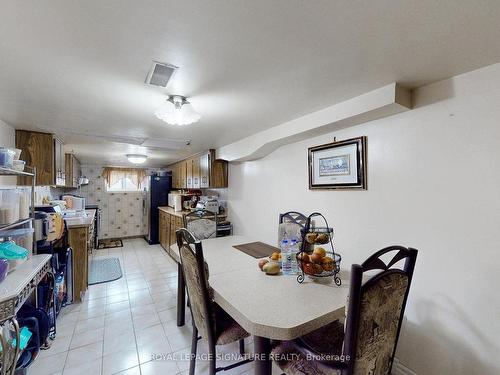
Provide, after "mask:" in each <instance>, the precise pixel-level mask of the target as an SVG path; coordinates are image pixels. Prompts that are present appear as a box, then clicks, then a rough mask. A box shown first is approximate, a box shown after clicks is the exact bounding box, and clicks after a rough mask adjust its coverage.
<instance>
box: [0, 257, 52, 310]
mask: <svg viewBox="0 0 500 375" xmlns="http://www.w3.org/2000/svg"><path fill="white" fill-rule="evenodd" d="M50 258H51V256H50V255H48V254H41V255H33V256H32V257H31V258H29V259H28V260H26V261H25V262H24V263H22V264H21V265H20V266H18V267H16V269H15V270H14V271H11V272H10V273H9V274H8V275H7V277H6V278H5V280H4V281H2V283H0V302H4V301H7V300H9V299H12V298H14V297H16V296H18V295H20V294H21V292H22V291H23V289H24V287H25V286H26V285H28V284H29V282H30V281H31V280H32V279H33V278H34V277H35V276H36V275H37V274H38V272H39V271H40V270H41V269H42V268H43V267H44V266H45V264H46V263H47V262H49V261H50ZM19 307H21V306H19Z"/></svg>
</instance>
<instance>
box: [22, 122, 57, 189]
mask: <svg viewBox="0 0 500 375" xmlns="http://www.w3.org/2000/svg"><path fill="white" fill-rule="evenodd" d="M16 148H18V149H20V150H21V156H20V159H21V160H24V161H25V162H26V165H29V166H32V167H35V168H36V181H35V184H36V185H38V186H40V185H54V184H55V182H56V180H55V178H56V174H55V163H54V161H55V155H54V151H55V147H54V137H53V136H52V134H49V133H40V132H33V131H27V130H16ZM30 180H31V177H18V184H19V185H31V181H30Z"/></svg>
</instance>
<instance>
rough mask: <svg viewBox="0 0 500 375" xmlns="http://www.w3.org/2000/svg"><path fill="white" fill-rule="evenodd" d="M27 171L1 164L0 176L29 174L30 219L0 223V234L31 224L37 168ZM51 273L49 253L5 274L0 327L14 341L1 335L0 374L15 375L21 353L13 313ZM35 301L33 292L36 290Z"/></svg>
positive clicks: (0, 309)
mask: <svg viewBox="0 0 500 375" xmlns="http://www.w3.org/2000/svg"><path fill="white" fill-rule="evenodd" d="M25 169H27V171H22V172H21V171H17V170H14V169H11V168H5V167H0V176H17V177H19V176H25V177H31V204H30V214H29V218H22V219H19V220H16V221H15V222H12V223H8V224H3V225H0V237H2V233H4V234H5V232H7V231H12V230H14V229H16V228H19V227H22V226H24V225H26V224H31V225H32V227H34V219H35V181H36V168H35V167H29V166H26V167H25ZM32 251H33V254H36V238H35V233H34V232H33V246H32ZM47 272H52V271H51V267H50V256H48V255H40V256H38V255H34V256H32V257H31V258H30V259H28V261H26V262H25V263H24V264H22V265H21V266H20V267H19V268H18V269H17V268H16V270H14V271H12V272H11V273H10V274H9V275H7V277H6V279H5V280H4V281H3V282H2V290H1V292H0V326H1V327H3V326H5V325H6V326H7V327H9V330H8V331H9V332H10V331H12V332H13V335H14V338H15V340H16V345H15V346H12V343H11V341H10V339H9V338H8V337H4V336H3V335H2V334H0V345H1V348H2V352H1V354H0V374H1V375H5V374H14V372H15V371H16V363H17V359H18V358H19V355H20V350H19V345H20V337H19V332H20V330H19V324H18V322H17V319H16V313H17V311H18V310H19V308H21V306H22V305H23V304H24V302H26V300H27V299H28V297H29V296H30V295H31V294H32V293H33V292H34V291H36V288H37V285H38V283H39V282H40V280H41V279H42V278H43V277H44V276H45V275H46V274H47ZM35 300H36V292H35ZM2 332H4V331H3V330H2Z"/></svg>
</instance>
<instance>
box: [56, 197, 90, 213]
mask: <svg viewBox="0 0 500 375" xmlns="http://www.w3.org/2000/svg"><path fill="white" fill-rule="evenodd" d="M61 198H62V200H64V201H66V209H68V210H75V211H82V210H85V198H83V197H78V196H76V195H63V196H62V197H61Z"/></svg>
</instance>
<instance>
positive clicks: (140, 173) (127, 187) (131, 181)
mask: <svg viewBox="0 0 500 375" xmlns="http://www.w3.org/2000/svg"><path fill="white" fill-rule="evenodd" d="M102 177H103V178H104V180H105V181H106V191H110V192H120V191H121V192H127V191H141V190H142V187H143V183H144V180H145V178H146V170H145V169H141V168H117V167H104V168H103V170H102Z"/></svg>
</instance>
